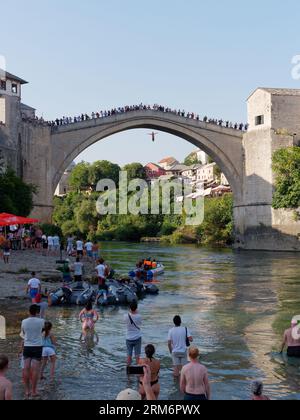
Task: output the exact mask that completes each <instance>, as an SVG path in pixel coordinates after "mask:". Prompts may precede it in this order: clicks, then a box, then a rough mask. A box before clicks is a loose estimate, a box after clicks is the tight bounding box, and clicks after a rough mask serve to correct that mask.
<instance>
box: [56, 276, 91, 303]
mask: <svg viewBox="0 0 300 420" xmlns="http://www.w3.org/2000/svg"><path fill="white" fill-rule="evenodd" d="M50 297H51V303H52V305H53V306H58V305H63V304H65V305H80V306H84V305H86V304H87V303H88V302H89V301H90V300H93V299H94V298H95V291H94V289H93V288H92V286H91V285H90V284H89V283H85V282H83V283H82V285H78V284H77V283H72V284H69V285H67V286H63V287H60V288H59V289H57V290H55V291H54V292H52V293H50Z"/></svg>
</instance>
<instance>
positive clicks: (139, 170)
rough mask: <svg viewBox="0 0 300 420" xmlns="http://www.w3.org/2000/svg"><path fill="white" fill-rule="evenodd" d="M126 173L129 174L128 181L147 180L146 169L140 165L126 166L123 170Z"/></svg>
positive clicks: (131, 164)
mask: <svg viewBox="0 0 300 420" xmlns="http://www.w3.org/2000/svg"><path fill="white" fill-rule="evenodd" d="M123 170H124V171H127V174H128V181H131V180H133V179H137V178H138V179H145V180H146V179H147V174H146V171H145V168H144V166H143V165H142V164H140V163H130V164H129V165H125V166H124V168H123Z"/></svg>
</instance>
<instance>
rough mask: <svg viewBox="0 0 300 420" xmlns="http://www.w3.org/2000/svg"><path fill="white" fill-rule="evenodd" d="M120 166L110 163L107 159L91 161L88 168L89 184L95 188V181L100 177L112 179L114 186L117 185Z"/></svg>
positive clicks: (99, 179) (100, 178)
mask: <svg viewBox="0 0 300 420" xmlns="http://www.w3.org/2000/svg"><path fill="white" fill-rule="evenodd" d="M120 171H121V168H120V166H119V165H116V164H114V163H111V162H109V161H107V160H100V161H97V162H95V163H93V164H92V165H91V166H90V168H89V177H88V181H89V185H90V186H91V187H92V188H93V189H96V186H97V183H98V182H99V181H101V180H102V179H110V180H112V181H114V183H115V184H116V186H118V185H119V173H120Z"/></svg>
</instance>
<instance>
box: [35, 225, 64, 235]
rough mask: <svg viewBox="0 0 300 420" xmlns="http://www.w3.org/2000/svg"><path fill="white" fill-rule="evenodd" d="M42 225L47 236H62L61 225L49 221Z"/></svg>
mask: <svg viewBox="0 0 300 420" xmlns="http://www.w3.org/2000/svg"><path fill="white" fill-rule="evenodd" d="M40 226H41V230H42V231H43V233H44V234H45V235H47V236H55V235H58V236H60V237H61V236H62V230H61V228H60V227H59V226H56V225H52V224H49V223H44V224H42V225H40Z"/></svg>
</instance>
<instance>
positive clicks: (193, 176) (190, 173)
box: [181, 164, 202, 182]
mask: <svg viewBox="0 0 300 420" xmlns="http://www.w3.org/2000/svg"><path fill="white" fill-rule="evenodd" d="M201 166H202V165H200V164H197V165H192V166H189V167H187V168H186V169H184V170H183V171H182V172H181V175H182V176H183V177H185V178H188V179H190V180H191V181H194V182H195V181H197V170H198V169H200V168H201Z"/></svg>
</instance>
